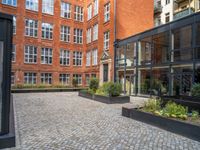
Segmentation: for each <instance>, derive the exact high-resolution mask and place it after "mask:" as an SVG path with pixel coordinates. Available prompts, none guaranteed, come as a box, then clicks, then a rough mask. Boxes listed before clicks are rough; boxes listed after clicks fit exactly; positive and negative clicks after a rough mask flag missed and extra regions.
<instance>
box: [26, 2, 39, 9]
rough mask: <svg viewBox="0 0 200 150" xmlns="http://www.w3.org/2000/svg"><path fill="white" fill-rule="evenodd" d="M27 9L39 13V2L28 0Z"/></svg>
mask: <svg viewBox="0 0 200 150" xmlns="http://www.w3.org/2000/svg"><path fill="white" fill-rule="evenodd" d="M26 9H29V10H33V11H38V0H26Z"/></svg>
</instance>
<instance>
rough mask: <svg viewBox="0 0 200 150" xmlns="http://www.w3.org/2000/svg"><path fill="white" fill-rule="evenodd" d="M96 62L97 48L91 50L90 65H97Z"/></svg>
mask: <svg viewBox="0 0 200 150" xmlns="http://www.w3.org/2000/svg"><path fill="white" fill-rule="evenodd" d="M97 64H98V50H97V49H94V50H93V51H92V65H97Z"/></svg>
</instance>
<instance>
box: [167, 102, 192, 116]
mask: <svg viewBox="0 0 200 150" xmlns="http://www.w3.org/2000/svg"><path fill="white" fill-rule="evenodd" d="M163 115H164V116H165V117H172V118H180V119H184V120H185V119H187V115H188V108H187V107H184V106H181V105H178V104H176V103H174V102H168V103H167V104H166V106H165V107H164V109H163Z"/></svg>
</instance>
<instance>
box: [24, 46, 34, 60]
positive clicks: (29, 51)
mask: <svg viewBox="0 0 200 150" xmlns="http://www.w3.org/2000/svg"><path fill="white" fill-rule="evenodd" d="M24 62H25V63H37V47H35V46H29V45H26V46H25V48H24Z"/></svg>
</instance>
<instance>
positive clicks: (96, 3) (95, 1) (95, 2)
mask: <svg viewBox="0 0 200 150" xmlns="http://www.w3.org/2000/svg"><path fill="white" fill-rule="evenodd" d="M98 13H99V0H94V16H96V15H97V14H98Z"/></svg>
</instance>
